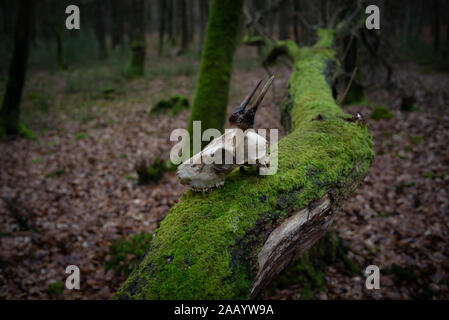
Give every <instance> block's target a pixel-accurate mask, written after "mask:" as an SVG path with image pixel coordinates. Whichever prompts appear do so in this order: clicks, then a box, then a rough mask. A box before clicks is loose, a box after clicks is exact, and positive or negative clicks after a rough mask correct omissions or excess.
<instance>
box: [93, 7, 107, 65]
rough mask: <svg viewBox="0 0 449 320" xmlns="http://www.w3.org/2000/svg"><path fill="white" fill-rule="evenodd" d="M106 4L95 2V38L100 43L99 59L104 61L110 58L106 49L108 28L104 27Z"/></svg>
mask: <svg viewBox="0 0 449 320" xmlns="http://www.w3.org/2000/svg"><path fill="white" fill-rule="evenodd" d="M104 5H105V3H104V2H103V1H96V2H95V18H94V19H95V22H94V23H95V36H96V37H97V41H98V49H99V53H98V54H99V58H100V59H102V60H104V59H106V58H107V57H108V51H107V48H106V28H105V25H104V13H105V8H104Z"/></svg>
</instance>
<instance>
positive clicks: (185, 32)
mask: <svg viewBox="0 0 449 320" xmlns="http://www.w3.org/2000/svg"><path fill="white" fill-rule="evenodd" d="M178 9H179V10H178V14H179V20H180V22H181V48H180V50H179V51H178V55H180V54H183V53H185V52H186V51H187V47H188V45H189V29H188V28H189V25H188V15H187V4H186V0H179V6H178Z"/></svg>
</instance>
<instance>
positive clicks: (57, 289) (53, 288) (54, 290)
mask: <svg viewBox="0 0 449 320" xmlns="http://www.w3.org/2000/svg"><path fill="white" fill-rule="evenodd" d="M63 290H64V283H63V282H62V281H54V282H51V283H50V284H49V285H48V288H47V293H48V294H49V295H53V294H61V293H62V291H63Z"/></svg>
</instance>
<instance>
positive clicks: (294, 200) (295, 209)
mask: <svg viewBox="0 0 449 320" xmlns="http://www.w3.org/2000/svg"><path fill="white" fill-rule="evenodd" d="M319 36H320V40H319V41H318V42H317V44H316V45H315V46H313V47H307V48H299V47H298V46H297V45H296V44H295V43H294V42H292V41H288V40H287V41H282V42H278V45H277V46H276V47H275V48H273V50H272V52H281V53H285V54H287V55H288V56H289V57H290V58H291V59H292V61H293V63H294V65H293V71H292V74H291V77H290V79H289V84H288V100H289V103H287V104H286V105H285V106H284V107H283V108H284V113H285V114H286V115H288V116H287V117H284V119H287V121H286V122H289V123H291V125H290V128H291V132H290V133H289V134H288V135H287V136H286V137H284V138H283V139H281V140H280V141H279V145H278V150H279V151H278V152H279V153H278V159H279V161H278V172H277V173H276V174H275V175H272V176H265V177H262V176H259V175H256V174H254V172H253V173H251V172H238V171H235V172H233V173H231V175H230V176H228V178H227V180H226V184H225V186H224V187H223V188H222V189H218V190H215V191H212V192H210V193H194V192H192V191H186V192H185V193H184V194H183V196H182V197H181V199H180V201H179V202H178V203H177V204H176V205H175V206H173V208H172V209H171V210H170V212H169V214H168V215H167V217H166V218H165V219H164V220H163V221H162V223H161V226H160V228H159V229H158V230H157V231H156V234H155V237H154V239H153V241H152V244H151V246H150V248H149V251H148V253H147V254H146V256H145V258H144V259H143V261H142V262H141V264H140V265H139V267H137V268H136V270H134V272H133V273H132V274H131V275H130V276H129V278H128V279H127V281H126V282H125V283H124V284H123V286H122V287H121V288H120V289H119V291H118V292H117V294H116V298H119V299H128V298H134V299H237V298H243V299H245V298H257V297H258V296H259V295H260V293H261V292H262V291H263V289H264V288H265V287H266V286H267V284H268V283H269V282H270V281H271V280H272V279H273V277H274V276H276V275H277V274H278V273H279V272H280V271H281V270H282V269H283V268H285V266H286V265H287V264H289V263H290V262H292V261H294V260H295V259H296V258H298V257H299V256H300V255H301V254H302V253H303V252H304V251H305V250H307V249H309V248H310V247H311V246H313V245H314V243H315V242H316V241H317V240H318V239H319V238H320V237H322V236H323V235H324V233H325V232H326V230H327V228H328V227H329V225H330V224H331V223H332V221H333V220H334V217H335V212H336V210H337V208H338V207H339V205H340V204H341V200H342V199H343V198H344V196H346V195H347V194H348V193H350V192H351V191H352V190H353V189H354V188H355V186H357V184H358V183H359V182H360V181H361V180H362V179H363V177H364V176H365V175H366V173H367V171H368V169H369V166H370V164H371V161H372V158H373V151H372V144H371V138H370V136H369V133H368V130H367V128H366V126H365V125H364V124H363V123H362V122H360V121H358V120H355V119H354V117H352V116H350V115H348V114H345V113H344V112H343V111H342V110H341V109H340V108H339V107H338V106H337V105H336V104H335V101H334V99H333V97H332V92H331V88H330V78H331V77H332V75H333V70H334V69H335V67H336V66H337V65H338V62H337V61H336V58H335V52H334V50H333V49H332V48H331V46H332V42H333V32H332V31H330V30H320V31H319ZM271 58H274V55H271Z"/></svg>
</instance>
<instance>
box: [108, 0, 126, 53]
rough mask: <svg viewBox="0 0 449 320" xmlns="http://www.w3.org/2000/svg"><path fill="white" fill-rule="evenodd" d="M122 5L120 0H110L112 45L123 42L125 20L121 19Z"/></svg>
mask: <svg viewBox="0 0 449 320" xmlns="http://www.w3.org/2000/svg"><path fill="white" fill-rule="evenodd" d="M123 9H124V7H123V5H122V1H121V0H111V20H112V23H111V25H112V47H113V48H116V47H118V46H120V45H121V44H122V43H123V39H124V35H125V20H124V19H123V16H124V13H123Z"/></svg>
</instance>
